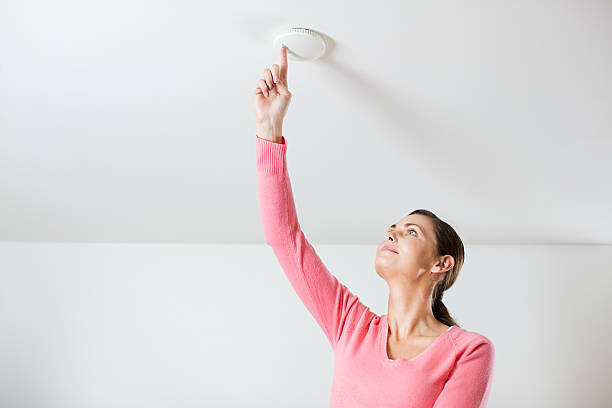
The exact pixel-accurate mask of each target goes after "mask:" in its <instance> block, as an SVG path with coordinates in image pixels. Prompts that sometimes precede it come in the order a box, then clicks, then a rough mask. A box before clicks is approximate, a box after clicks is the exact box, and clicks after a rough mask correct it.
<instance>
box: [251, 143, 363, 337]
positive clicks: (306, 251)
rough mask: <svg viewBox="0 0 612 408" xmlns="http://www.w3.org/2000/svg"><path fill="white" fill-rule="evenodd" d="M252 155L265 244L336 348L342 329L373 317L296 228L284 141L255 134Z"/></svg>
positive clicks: (297, 225)
mask: <svg viewBox="0 0 612 408" xmlns="http://www.w3.org/2000/svg"><path fill="white" fill-rule="evenodd" d="M256 151H257V182H258V194H259V207H260V212H261V220H262V224H263V231H264V236H265V239H266V243H267V244H268V245H270V246H271V247H272V249H273V250H274V254H275V255H276V258H277V259H278V261H279V263H280V264H281V266H282V268H283V270H284V271H285V275H286V276H287V278H288V279H289V282H290V283H291V285H292V286H293V289H294V290H295V291H296V293H297V295H298V297H299V298H300V299H301V301H302V303H303V304H304V305H305V306H306V308H307V309H308V311H309V312H310V313H311V314H312V316H313V317H314V319H315V320H316V322H317V324H318V325H319V326H320V327H321V328H322V329H323V332H324V333H325V336H326V337H327V339H328V340H329V343H330V344H331V346H332V349H335V347H336V344H337V342H338V339H339V338H340V336H341V334H342V333H343V330H347V329H348V328H349V327H353V326H354V324H355V323H356V322H358V321H359V319H360V317H361V316H363V315H364V314H365V313H371V312H370V311H369V308H368V307H367V306H365V305H364V304H362V303H361V302H360V301H359V298H358V297H357V296H355V295H354V294H353V293H351V291H349V290H348V288H347V287H346V286H345V285H343V284H342V283H340V282H339V281H338V279H337V278H336V277H335V276H333V275H332V274H331V273H329V271H328V270H327V268H326V267H325V265H324V264H323V262H322V261H321V259H320V258H319V256H318V255H317V253H316V252H315V250H314V248H313V247H312V245H311V244H310V243H309V242H308V241H307V240H306V237H305V236H304V233H303V232H302V230H301V228H300V224H299V222H298V219H297V213H296V209H295V204H294V200H293V192H292V190H291V182H290V180H289V174H288V172H287V162H286V152H287V141H286V139H285V137H284V136H281V141H280V142H279V143H276V142H273V141H269V140H266V139H262V138H260V137H259V136H258V135H257V134H256Z"/></svg>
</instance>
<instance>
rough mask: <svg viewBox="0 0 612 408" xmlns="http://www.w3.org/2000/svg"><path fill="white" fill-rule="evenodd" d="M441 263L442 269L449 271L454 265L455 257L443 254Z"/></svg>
mask: <svg viewBox="0 0 612 408" xmlns="http://www.w3.org/2000/svg"><path fill="white" fill-rule="evenodd" d="M442 265H443V267H442V270H443V271H444V272H446V271H450V270H451V269H453V266H455V258H453V257H452V255H444V257H443V258H442Z"/></svg>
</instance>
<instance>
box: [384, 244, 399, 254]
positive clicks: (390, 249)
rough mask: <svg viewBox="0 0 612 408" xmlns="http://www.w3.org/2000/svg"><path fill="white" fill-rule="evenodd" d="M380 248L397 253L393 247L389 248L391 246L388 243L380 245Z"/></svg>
mask: <svg viewBox="0 0 612 408" xmlns="http://www.w3.org/2000/svg"><path fill="white" fill-rule="evenodd" d="M382 250H383V251H391V252H394V253H396V254H399V252H397V251H396V250H395V249H393V248H391V247H390V246H388V245H385V246H383V247H382Z"/></svg>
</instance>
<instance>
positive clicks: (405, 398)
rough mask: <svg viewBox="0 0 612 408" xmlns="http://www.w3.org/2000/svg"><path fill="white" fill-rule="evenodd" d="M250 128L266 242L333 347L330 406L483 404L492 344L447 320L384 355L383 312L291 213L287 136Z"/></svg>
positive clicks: (467, 407)
mask: <svg viewBox="0 0 612 408" xmlns="http://www.w3.org/2000/svg"><path fill="white" fill-rule="evenodd" d="M282 142H283V143H274V142H270V141H267V140H265V139H262V138H260V137H259V136H258V135H257V134H256V152H257V182H258V192H259V207H260V211H261V218H262V223H263V231H264V236H265V239H266V243H267V244H268V245H270V246H271V247H272V250H273V251H274V254H275V255H276V258H277V259H278V261H279V263H280V265H281V266H282V268H283V270H284V272H285V274H286V275H287V278H288V279H289V282H290V283H291V286H292V287H293V289H294V290H295V291H296V293H297V295H298V297H299V298H300V299H301V301H302V303H303V304H304V306H306V308H307V309H308V311H309V312H310V314H312V316H313V318H314V319H315V321H316V322H317V324H318V325H319V326H320V327H321V329H323V333H324V334H325V336H326V337H327V339H328V341H329V343H330V345H331V347H332V350H333V352H334V378H333V382H332V387H331V401H330V405H329V406H330V407H331V408H339V407H350V408H362V407H363V408H400V407H401V408H430V407H434V408H477V407H486V405H487V400H488V397H489V392H490V391H491V382H492V379H493V365H494V359H495V350H494V348H493V344H492V342H491V341H490V340H489V339H488V338H487V337H485V336H483V335H481V334H478V333H475V332H471V331H468V330H465V329H462V328H460V327H457V326H451V327H450V329H449V330H447V331H446V332H444V333H443V334H442V335H440V336H438V337H437V338H436V339H435V341H434V342H433V343H432V344H431V345H430V346H429V347H427V348H426V349H425V350H424V351H423V352H421V353H420V354H418V355H417V356H416V357H413V358H411V359H410V360H406V359H403V358H398V359H395V360H391V359H389V356H388V354H387V347H386V346H387V336H388V334H389V326H388V324H387V315H386V314H384V315H381V316H379V315H377V314H376V313H374V312H372V311H370V308H369V307H368V306H366V305H364V304H363V303H361V301H360V300H359V297H357V296H356V295H354V294H353V293H352V292H351V291H350V290H349V289H348V288H347V287H346V286H344V285H343V284H342V283H340V282H339V281H338V279H337V278H336V277H335V276H334V275H332V274H330V273H329V271H328V270H327V268H326V267H325V265H324V264H323V262H322V261H321V259H320V258H319V256H318V255H317V253H316V252H315V250H314V248H313V247H312V245H311V244H310V243H309V242H308V241H307V240H306V237H305V236H304V233H303V232H302V230H301V228H300V224H299V222H298V219H297V214H296V209H295V204H294V201H293V193H292V190H291V183H290V180H289V174H288V172H287V163H286V152H287V141H286V139H285V138H284V137H283V138H282Z"/></svg>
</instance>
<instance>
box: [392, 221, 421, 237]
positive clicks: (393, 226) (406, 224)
mask: <svg viewBox="0 0 612 408" xmlns="http://www.w3.org/2000/svg"><path fill="white" fill-rule="evenodd" d="M411 225H414V226H415V227H419V229H420V230H421V232H422V233H423V235H425V231H424V230H423V228H421V226H420V225H418V224H413V223H411V222H407V223H405V224H404V228H406V227H409V226H411ZM389 229H390V230H392V229H395V224H391V226H390V227H389Z"/></svg>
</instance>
